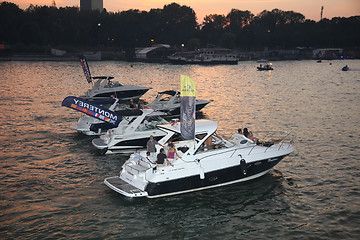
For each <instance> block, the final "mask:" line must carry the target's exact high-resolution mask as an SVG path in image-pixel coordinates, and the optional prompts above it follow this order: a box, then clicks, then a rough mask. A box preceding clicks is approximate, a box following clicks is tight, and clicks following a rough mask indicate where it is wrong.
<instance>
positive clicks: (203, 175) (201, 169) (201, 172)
mask: <svg viewBox="0 0 360 240" xmlns="http://www.w3.org/2000/svg"><path fill="white" fill-rule="evenodd" d="M197 162H198V163H199V175H200V179H205V172H204V169H203V168H202V166H201V163H200V160H199V159H197Z"/></svg>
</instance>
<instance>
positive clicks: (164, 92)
mask: <svg viewBox="0 0 360 240" xmlns="http://www.w3.org/2000/svg"><path fill="white" fill-rule="evenodd" d="M176 93H178V94H180V92H177V91H174V90H168V91H163V92H158V94H168V95H171V96H174V95H176Z"/></svg>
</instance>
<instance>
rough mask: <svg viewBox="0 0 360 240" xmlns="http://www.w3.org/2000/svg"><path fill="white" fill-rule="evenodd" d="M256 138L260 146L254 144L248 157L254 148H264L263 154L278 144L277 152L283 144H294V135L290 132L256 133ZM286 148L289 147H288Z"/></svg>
mask: <svg viewBox="0 0 360 240" xmlns="http://www.w3.org/2000/svg"><path fill="white" fill-rule="evenodd" d="M256 138H257V139H259V141H260V142H261V143H262V145H261V144H254V145H253V147H252V148H251V150H250V151H249V153H248V155H250V154H251V152H252V151H253V150H254V148H255V147H256V146H259V145H260V146H263V147H265V149H264V152H266V151H267V150H268V149H269V148H270V147H271V146H273V145H274V144H279V148H278V151H279V150H280V149H281V148H282V147H283V146H284V144H285V143H290V144H292V143H293V142H294V139H295V134H294V133H292V132H281V131H259V132H256ZM288 147H290V145H289V146H288Z"/></svg>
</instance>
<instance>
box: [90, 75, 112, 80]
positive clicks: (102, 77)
mask: <svg viewBox="0 0 360 240" xmlns="http://www.w3.org/2000/svg"><path fill="white" fill-rule="evenodd" d="M91 78H92V79H108V80H111V79H114V77H107V76H98V77H91Z"/></svg>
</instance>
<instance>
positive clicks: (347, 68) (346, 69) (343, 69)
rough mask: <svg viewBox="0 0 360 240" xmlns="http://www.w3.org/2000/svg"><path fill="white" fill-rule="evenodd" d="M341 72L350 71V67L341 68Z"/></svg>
mask: <svg viewBox="0 0 360 240" xmlns="http://www.w3.org/2000/svg"><path fill="white" fill-rule="evenodd" d="M341 70H342V71H348V70H349V67H348V65H346V66H343V67H342V68H341Z"/></svg>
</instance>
